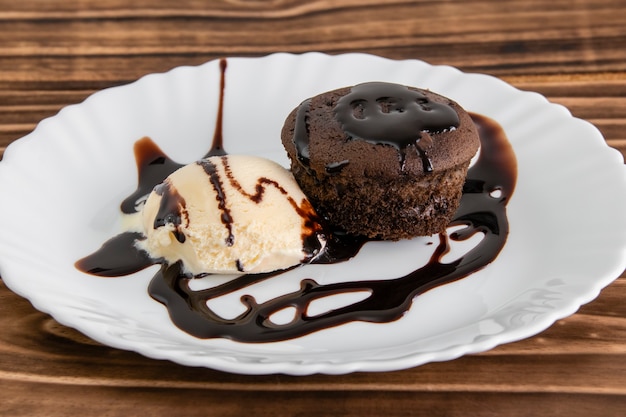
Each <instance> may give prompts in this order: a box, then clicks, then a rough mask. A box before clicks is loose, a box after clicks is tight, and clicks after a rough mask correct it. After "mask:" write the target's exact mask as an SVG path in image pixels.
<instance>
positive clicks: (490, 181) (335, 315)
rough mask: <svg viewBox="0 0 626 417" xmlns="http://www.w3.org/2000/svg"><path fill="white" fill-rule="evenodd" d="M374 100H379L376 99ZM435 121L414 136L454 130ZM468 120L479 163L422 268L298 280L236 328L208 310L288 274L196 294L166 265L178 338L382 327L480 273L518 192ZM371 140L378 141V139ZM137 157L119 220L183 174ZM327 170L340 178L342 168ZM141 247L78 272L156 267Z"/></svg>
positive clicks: (123, 237) (156, 285) (142, 148)
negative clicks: (319, 305)
mask: <svg viewBox="0 0 626 417" xmlns="http://www.w3.org/2000/svg"><path fill="white" fill-rule="evenodd" d="M221 68H222V81H221V88H222V91H221V93H222V94H221V95H220V97H221V100H220V109H219V113H218V124H217V127H216V130H215V136H214V139H213V146H212V147H211V149H210V150H209V152H208V153H207V156H211V155H224V154H225V151H224V148H223V146H222V145H223V144H222V133H221V118H222V112H223V88H224V71H225V68H226V63H225V61H224V60H223V61H222V65H221ZM369 88H370V87H368V89H369ZM377 88H378V87H377ZM361 93H362V91H361ZM374 95H375V96H378V95H380V93H379V92H377V93H376V94H374ZM350 101H352V100H350ZM436 108H437V109H439V107H436ZM440 110H441V109H440ZM437 113H441V114H438V115H437V116H436V117H434V118H433V119H431V120H430V121H429V122H428V123H425V122H424V124H422V125H421V127H420V128H419V129H418V131H419V132H421V131H422V130H424V129H447V128H450V127H451V126H454V123H449V121H450V120H451V119H450V118H449V117H450V116H451V115H449V114H448V112H447V111H446V110H441V111H440V112H439V111H437ZM472 119H473V120H474V123H475V124H476V126H477V127H478V130H479V134H480V141H481V150H480V155H479V158H478V160H477V162H476V164H475V165H474V166H473V167H471V168H470V170H469V172H468V176H467V180H466V182H465V186H464V188H463V197H462V201H461V206H460V208H459V209H458V211H457V213H456V214H455V216H454V218H453V221H452V223H451V226H453V225H463V226H465V227H463V228H461V229H460V230H458V231H456V232H454V233H452V234H450V235H449V236H447V235H446V234H441V235H440V236H439V244H438V245H437V247H436V249H435V251H434V253H433V255H432V257H431V258H430V260H429V262H428V263H427V264H426V265H424V266H422V267H421V268H418V269H416V270H414V271H412V272H410V273H408V274H406V275H404V276H399V277H392V278H387V277H385V278H382V277H381V279H379V280H364V281H356V282H339V283H333V284H323V285H322V284H319V283H317V282H316V281H315V280H313V279H304V280H302V282H301V286H300V289H299V290H298V291H295V292H293V293H288V294H284V295H282V296H279V297H276V298H273V299H270V300H267V301H265V302H262V303H258V302H257V301H256V300H255V299H254V298H253V297H251V296H244V297H242V299H241V302H242V303H243V304H244V305H245V307H246V311H245V312H244V313H243V314H241V315H240V316H238V317H236V318H234V319H224V318H222V317H220V316H219V315H217V314H216V313H215V312H213V311H212V310H211V309H210V307H208V304H207V303H208V302H209V301H210V300H212V299H215V298H218V297H221V296H224V295H226V294H229V293H232V292H233V291H237V290H240V289H243V288H246V287H248V286H250V285H252V284H254V283H258V282H260V281H263V280H266V279H269V278H272V277H276V276H278V275H280V274H282V273H284V272H285V271H277V272H272V273H266V274H251V275H243V276H240V277H236V278H233V279H232V280H230V281H228V282H226V283H224V284H221V285H218V286H216V287H213V288H210V289H205V290H199V291H196V290H193V289H192V288H191V287H190V285H189V284H190V282H191V280H192V279H194V277H192V276H188V275H185V274H184V273H183V272H182V266H181V265H180V264H179V263H177V264H173V265H167V264H162V266H161V269H160V271H159V272H158V273H157V274H156V275H155V276H154V278H153V279H152V281H151V283H150V286H149V288H148V291H149V293H150V295H151V296H152V297H153V298H154V299H155V300H157V301H159V302H161V303H163V304H164V305H165V306H166V307H167V309H168V311H169V314H170V317H171V319H172V322H173V323H174V324H175V325H176V326H178V327H179V328H180V329H181V330H183V331H185V332H187V333H189V334H191V335H193V336H195V337H198V338H216V337H224V338H229V339H233V340H236V341H240V342H271V341H280V340H286V339H291V338H295V337H299V336H303V335H306V334H309V333H311V332H315V331H318V330H323V329H326V328H329V327H333V326H338V325H341V324H345V323H349V322H353V321H367V322H373V323H385V322H390V321H393V320H396V319H398V318H400V317H402V315H403V314H404V313H405V312H406V311H407V310H408V309H409V308H410V306H411V303H412V301H413V299H414V298H415V297H416V296H418V295H420V294H422V293H424V292H425V291H428V290H429V289H432V288H433V287H436V286H438V285H442V284H446V283H449V282H452V281H455V280H458V279H460V278H463V277H466V276H468V275H470V274H471V273H473V272H475V271H478V270H480V269H481V268H483V267H485V266H486V265H488V264H489V263H491V262H492V261H493V260H494V259H495V258H496V257H497V256H498V254H499V253H500V251H501V249H502V248H503V247H504V244H505V242H506V239H507V236H508V231H509V230H508V220H507V217H506V205H507V203H508V201H509V199H510V198H511V195H512V193H513V190H514V188H515V183H516V177H517V165H516V160H515V155H514V153H513V150H512V147H511V145H510V144H509V142H508V140H507V138H506V135H505V134H504V131H503V130H502V128H501V127H500V126H499V125H498V124H497V123H496V122H495V121H493V120H491V119H489V118H487V117H485V116H481V115H477V114H473V115H472ZM357 130H358V129H357ZM398 133H399V136H398V137H399V138H400V139H399V140H398V142H397V143H396V144H395V145H394V146H398V147H399V148H402V147H406V146H409V145H410V144H415V143H416V142H418V139H417V138H416V137H415V136H413V137H412V139H410V140H409V136H410V135H408V133H407V134H406V135H405V133H406V132H405V131H404V130H403V129H400V128H398ZM363 136H366V135H363ZM369 138H370V139H372V138H374V139H373V140H376V135H371V136H369ZM298 152H299V155H300V156H301V157H302V161H306V159H307V158H308V154H307V146H306V143H302V144H300V148H299V151H298ZM135 154H136V158H137V165H138V171H139V184H138V188H137V191H136V192H135V193H133V194H132V195H131V196H130V197H129V198H127V199H126V200H124V202H123V203H122V211H123V212H124V213H132V212H136V211H139V210H140V209H141V202H142V201H143V200H144V199H145V196H146V194H148V193H149V192H150V191H151V190H152V189H153V188H154V187H155V186H156V185H157V184H159V183H161V182H162V181H163V179H164V178H165V177H167V176H168V175H169V174H170V173H172V172H173V171H174V170H175V169H176V168H178V167H180V166H181V165H180V164H177V163H175V162H173V161H171V160H170V159H169V158H168V157H167V156H166V155H165V154H163V152H162V151H161V150H160V149H159V148H158V147H157V146H156V145H155V144H154V143H153V142H151V141H150V140H149V139H146V138H144V139H142V140H140V141H139V142H138V143H137V146H136V147H135ZM331 169H341V163H339V164H338V165H337V167H332V168H331ZM495 191H497V193H496V192H495ZM476 233H484V237H483V239H482V240H481V242H480V243H479V244H478V245H477V246H476V247H474V248H473V249H472V250H470V251H469V252H468V253H467V254H465V255H464V256H463V257H461V258H459V259H457V260H454V261H452V262H450V263H445V262H443V261H442V258H443V256H444V255H445V254H446V253H447V252H448V250H449V243H450V240H454V241H462V240H466V239H469V238H470V237H471V236H473V235H475V234H476ZM141 238H143V236H142V235H141V234H138V233H134V232H127V233H122V234H120V235H119V236H117V237H114V238H113V239H111V240H109V241H108V242H106V243H105V244H104V245H103V247H102V248H101V249H100V250H98V251H97V252H95V253H94V254H92V255H90V256H88V257H86V258H84V259H82V260H80V261H78V262H77V263H76V266H77V268H78V269H80V270H82V271H84V272H88V273H91V274H95V275H99V276H110V277H113V276H121V275H126V274H131V273H133V272H136V271H139V270H141V269H143V268H145V267H147V266H149V265H152V264H154V263H159V262H160V261H159V260H155V259H150V258H149V257H148V256H147V254H145V253H144V252H142V251H140V250H138V249H136V247H135V241H136V240H137V239H141ZM367 241H368V239H366V238H363V237H359V236H350V235H346V234H342V233H340V232H338V231H333V230H331V233H330V235H329V239H328V243H327V249H326V251H325V252H324V254H322V256H320V257H318V258H316V259H315V261H314V262H315V263H318V264H332V263H337V262H343V261H346V260H348V259H350V258H352V257H353V256H354V255H356V254H357V253H358V251H359V250H360V249H361V247H362V246H363V245H364V244H365V243H367ZM390 244H392V243H390ZM363 291H367V292H369V293H370V295H369V296H368V297H367V298H365V299H364V300H361V301H359V302H357V303H354V304H352V305H348V306H345V307H343V308H339V309H336V310H331V311H328V312H326V313H323V314H321V315H315V316H309V315H307V309H308V306H309V305H310V303H311V302H313V301H315V300H318V299H321V298H324V297H327V296H331V295H336V294H342V293H353V292H359V293H360V292H363ZM288 307H293V308H295V309H296V311H297V312H296V314H295V319H294V320H293V321H291V322H289V323H287V324H280V325H279V324H276V323H273V322H272V321H271V320H270V317H271V316H272V315H273V314H274V313H276V312H278V311H280V310H283V309H285V308H288Z"/></svg>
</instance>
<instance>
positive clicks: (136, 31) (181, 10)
mask: <svg viewBox="0 0 626 417" xmlns="http://www.w3.org/2000/svg"><path fill="white" fill-rule="evenodd" d="M624 45H626V4H625V3H624V1H623V0H596V1H594V0H574V1H572V0H553V1H540V0H528V1H524V0H512V1H506V2H503V1H497V0H482V1H481V0H471V1H463V2H462V1H430V0H418V1H409V0H398V1H371V0H342V1H331V0H317V1H308V2H302V1H298V0H273V1H254V0H230V1H211V2H203V1H198V0H179V1H178V2H176V3H173V2H167V1H164V0H163V1H149V0H139V1H134V2H128V1H123V0H99V1H96V0H83V1H78V0H76V1H70V0H62V1H57V2H47V1H37V0H22V1H19V2H15V1H7V0H0V152H3V151H4V149H5V148H6V146H8V145H9V144H10V143H11V142H13V141H15V140H17V139H18V138H20V137H22V136H24V135H25V134H27V133H28V132H30V131H31V130H32V129H33V128H34V127H35V126H36V124H37V123H38V122H39V121H40V120H42V119H44V118H46V117H49V116H52V115H54V114H56V113H57V112H58V111H59V110H60V109H61V108H63V107H64V106H66V105H68V104H73V103H78V102H80V101H82V100H84V99H85V98H86V97H88V96H89V95H90V94H92V93H93V92H95V91H97V90H100V89H102V88H106V87H111V86H115V85H121V84H125V83H128V82H132V81H133V80H135V79H137V78H139V77H141V76H142V75H145V74H147V73H152V72H163V71H167V70H169V69H171V68H173V67H176V66H179V65H197V64H201V63H203V62H205V61H208V60H210V59H214V58H217V57H222V56H232V55H237V56H262V55H265V54H268V53H272V52H278V51H287V52H295V53H300V52H306V51H322V52H327V53H331V54H337V53H343V52H353V51H358V52H367V53H373V54H377V55H381V56H385V57H389V58H394V59H410V58H417V59H423V60H425V61H427V62H430V63H432V64H446V65H453V66H456V67H458V68H460V69H462V70H464V71H471V72H482V73H487V74H491V75H494V76H498V77H500V78H502V79H504V80H505V81H507V82H509V83H511V84H513V85H514V86H516V87H518V88H521V89H524V90H530V91H537V92H539V93H541V94H544V95H545V96H546V97H548V99H550V100H551V101H553V102H556V103H559V104H562V105H564V106H566V107H568V108H569V109H570V111H571V112H572V114H573V115H574V116H576V117H580V118H583V119H586V120H589V121H591V122H592V123H593V124H595V125H596V126H597V127H598V129H599V130H600V131H601V132H602V134H603V135H604V137H605V139H606V141H607V143H608V145H609V146H612V147H614V148H616V149H618V150H619V151H620V152H621V153H622V155H626V133H625V128H626V48H625V47H624ZM0 198H10V197H8V196H2V197H0ZM0 232H1V231H0ZM1 256H2V254H0V257H1ZM624 299H626V276H625V275H624V274H622V276H621V277H620V278H619V279H617V280H616V281H615V282H614V283H613V284H611V285H610V286H609V287H607V288H606V289H605V290H603V291H602V292H601V294H600V295H599V297H598V298H597V299H596V300H594V301H593V302H591V303H589V304H588V305H585V306H583V307H582V308H581V309H580V311H579V312H577V313H576V314H574V315H573V316H571V317H568V318H566V319H564V320H560V321H558V322H557V323H556V324H554V325H553V326H552V327H550V328H549V329H547V330H546V331H544V332H542V333H540V334H539V335H537V336H535V337H532V338H529V339H526V340H522V341H519V342H515V343H510V344H507V345H503V346H499V347H497V348H495V349H492V350H490V351H488V352H485V353H481V354H476V355H469V356H465V357H462V358H459V359H457V360H454V361H448V362H442V363H431V364H427V365H424V366H421V367H418V368H415V369H408V370H405V371H398V372H388V373H356V374H351V375H345V376H328V375H313V376H309V377H290V376H285V375H270V376H241V375H232V374H226V373H221V372H217V371H212V370H208V369H202V368H189V367H183V366H179V365H176V364H173V363H170V362H167V361H155V360H151V359H148V358H145V357H143V356H140V355H138V354H135V353H132V352H127V351H122V350H117V349H113V348H109V347H107V346H103V345H101V344H99V343H97V342H94V341H92V340H90V339H89V338H87V337H85V336H83V335H82V334H80V333H78V332H77V331H75V330H73V329H70V328H67V327H64V326H62V325H60V324H59V323H57V322H56V321H54V320H53V319H52V318H50V317H49V316H48V315H46V314H43V313H40V312H38V311H37V310H35V309H34V308H33V307H32V306H31V305H30V303H29V302H28V301H26V300H25V299H23V298H21V297H19V296H18V295H16V294H14V293H12V292H11V291H9V290H8V289H7V288H6V287H5V286H4V284H2V282H1V281H0V415H1V416H37V415H49V416H72V415H81V416H82V415H108V416H118V415H119V416H121V415H136V414H139V413H140V412H141V413H146V414H148V415H152V416H159V415H172V414H176V415H187V416H196V415H197V416H199V415H202V416H210V415H223V416H239V415H258V416H270V415H272V416H274V415H298V416H307V415H315V416H319V415H345V416H353V415H354V416H357V415H358V416H363V415H384V416H400V415H402V416H404V415H429V416H439V415H441V416H444V415H445V416H467V415H472V416H479V415H484V416H489V415H506V416H525V415H546V414H548V413H549V414H550V415H554V416H595V415H602V416H618V415H623V414H624V413H623V410H624V409H626V303H624V302H623V300H624Z"/></svg>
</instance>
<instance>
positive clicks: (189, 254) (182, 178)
mask: <svg viewBox="0 0 626 417" xmlns="http://www.w3.org/2000/svg"><path fill="white" fill-rule="evenodd" d="M142 223H143V229H144V234H145V235H146V239H145V240H141V241H139V242H138V245H139V247H140V249H143V250H145V251H146V252H148V253H149V254H150V256H151V257H153V258H155V259H163V260H164V261H166V262H168V263H170V264H171V263H175V262H177V261H182V263H183V267H184V271H185V272H187V273H191V274H193V275H199V274H204V273H226V274H228V273H242V272H243V273H262V272H270V271H276V270H280V269H286V268H289V267H291V266H294V265H297V264H299V263H305V262H309V261H310V260H312V259H313V258H314V257H316V256H317V255H318V254H319V253H320V252H321V251H322V250H323V248H324V246H325V238H324V235H323V232H322V227H321V226H320V224H319V222H318V217H317V214H316V213H315V210H314V209H313V207H312V206H311V204H310V203H309V201H308V200H307V198H306V196H305V195H304V193H303V192H302V191H301V190H300V187H299V186H298V184H297V183H296V181H295V179H294V178H293V176H292V174H291V173H290V172H289V171H288V170H286V169H285V168H283V167H282V166H280V165H278V164H277V163H275V162H273V161H270V160H267V159H264V158H259V157H255V156H244V155H227V156H214V157H210V158H206V159H202V160H200V161H197V162H195V163H192V164H190V165H186V166H184V167H182V168H180V169H178V170H177V171H175V172H174V173H172V174H171V175H170V176H169V177H167V179H166V180H165V181H164V182H163V183H161V184H160V185H158V186H156V187H155V188H154V190H153V191H152V193H151V194H150V196H149V197H148V199H147V201H146V203H145V206H144V209H143V212H142Z"/></svg>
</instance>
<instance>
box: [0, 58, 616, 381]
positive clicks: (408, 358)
mask: <svg viewBox="0 0 626 417" xmlns="http://www.w3.org/2000/svg"><path fill="white" fill-rule="evenodd" d="M219 77H220V71H219V65H218V62H216V61H212V62H208V63H206V64H204V65H201V66H198V67H181V68H176V69H174V70H172V71H170V72H167V73H165V74H153V75H148V76H146V77H143V78H142V79H140V80H138V81H137V82H134V83H132V84H129V85H126V86H122V87H116V88H111V89H107V90H104V91H101V92H99V93H96V94H94V95H93V96H91V97H89V98H88V99H87V100H85V102H83V103H81V104H78V105H73V106H68V107H67V108H65V109H63V110H62V111H61V112H59V114H58V115H56V116H54V117H51V118H49V119H46V120H44V121H42V122H41V123H40V124H39V125H38V126H37V128H36V129H35V130H34V131H33V132H32V133H31V134H29V135H27V136H26V137H24V138H22V139H20V140H19V141H16V142H15V143H13V144H11V146H9V147H8V149H7V150H6V152H5V156H4V160H3V161H2V162H1V163H0V192H1V194H2V195H3V198H2V199H1V201H0V230H1V231H2V233H1V234H0V253H1V258H0V273H1V275H2V278H3V280H4V281H5V282H6V284H7V285H8V287H9V288H11V289H12V290H13V291H15V292H16V293H18V294H20V295H22V296H24V297H26V298H28V299H29V300H30V301H31V302H32V303H33V305H34V306H35V307H36V308H38V309H40V310H41V311H44V312H47V313H50V314H51V315H52V316H53V317H54V318H55V319H56V320H58V321H59V322H61V323H63V324H65V325H68V326H72V327H75V328H77V329H78V330H80V331H82V332H84V333H85V334H87V335H88V336H90V337H92V338H93V339H95V340H98V341H100V342H102V343H105V344H107V345H110V346H114V347H118V348H122V349H130V350H134V351H137V352H139V353H142V354H144V355H146V356H149V357H152V358H159V359H169V360H172V361H175V362H178V363H181V364H185V365H192V366H206V367H210V368H214V369H219V370H224V371H229V372H236V373H245V374H265V373H278V372H281V373H287V374H295V375H305V374H312V373H317V372H320V373H329V374H342V373H348V372H353V371H388V370H395V369H402V368H407V367H412V366H417V365H420V364H423V363H426V362H430V361H443V360H449V359H453V358H456V357H458V356H460V355H463V354H467V353H473V352H480V351H484V350H487V349H490V348H492V347H494V346H496V345H498V344H501V343H506V342H511V341H514V340H518V339H521V338H525V337H529V336H532V335H534V334H536V333H538V332H540V331H542V330H544V329H545V328H547V327H548V326H550V325H551V324H552V323H553V322H554V321H555V320H557V319H560V318H563V317H565V316H568V315H570V314H572V313H574V312H575V311H576V310H577V309H578V307H579V306H580V305H581V304H583V303H586V302H589V301H590V300H592V299H593V298H595V297H596V296H597V295H598V293H599V291H600V290H601V289H602V288H603V287H605V286H606V285H608V284H609V283H610V282H611V281H612V280H614V279H615V278H616V277H618V276H619V275H620V273H621V272H622V271H623V270H624V268H625V267H626V219H625V217H624V213H625V212H626V176H625V174H626V171H625V170H624V165H623V159H622V157H621V155H620V154H619V153H618V152H616V151H615V150H612V149H610V148H609V147H607V146H606V144H605V141H604V140H603V138H602V136H601V135H600V133H599V132H598V131H597V130H596V129H595V128H594V127H593V126H592V125H590V124H589V123H587V122H584V121H582V120H579V119H576V118H573V117H572V116H571V115H570V113H569V112H568V111H567V110H566V109H565V108H563V107H561V106H558V105H554V104H550V103H548V101H547V100H546V99H545V98H543V97H542V96H540V95H538V94H535V93H529V92H522V91H519V90H517V89H515V88H513V87H511V86H510V85H508V84H506V83H504V82H502V81H500V80H498V79H496V78H493V77H490V76H486V75H478V74H464V73H462V72H460V71H458V70H456V69H454V68H451V67H446V66H431V65H428V64H426V63H424V62H421V61H417V60H407V61H392V60H387V59H383V58H380V57H375V56H370V55H364V54H345V55H339V56H328V55H324V54H319V53H308V54H304V55H290V54H274V55H270V56H267V57H264V58H230V59H229V60H228V69H227V72H226V90H225V115H224V116H225V118H224V138H225V142H226V149H227V150H228V151H229V152H230V153H232V154H235V153H248V154H258V155H260V156H265V157H269V158H272V159H274V160H276V161H278V162H279V163H282V164H284V165H285V166H287V164H288V161H287V157H286V154H285V153H284V151H283V149H282V145H281V143H280V139H279V134H280V129H281V127H282V123H283V121H284V118H285V117H286V115H287V114H288V113H289V111H290V110H291V109H292V108H294V107H295V106H297V105H298V104H299V103H300V102H301V101H302V100H303V99H305V98H307V97H310V96H313V95H315V94H318V93H321V92H323V91H327V90H330V89H333V88H337V87H342V86H347V85H353V84H357V83H360V82H365V81H372V80H379V81H389V82H397V83H401V84H407V85H415V86H419V87H422V88H429V89H432V90H434V91H436V92H439V93H441V94H444V95H446V96H449V97H450V98H452V99H454V100H456V101H458V102H459V103H460V104H461V105H462V106H464V107H465V108H466V109H468V110H470V111H472V112H477V113H481V114H484V115H486V116H489V117H491V118H493V119H495V120H496V121H498V122H499V123H500V124H501V125H502V126H503V128H504V129H505V131H506V134H507V135H508V138H509V140H510V142H511V143H512V145H513V147H514V150H515V153H516V156H517V160H518V182H517V187H516V190H515V193H514V195H513V198H512V200H511V201H510V203H509V205H508V218H509V222H510V230H511V232H510V235H509V239H508V241H507V243H506V245H505V247H504V249H503V250H502V252H501V254H500V255H499V256H498V258H497V259H496V260H495V261H494V262H493V263H492V264H490V265H489V266H487V267H486V268H485V269H483V270H481V271H479V272H477V273H474V274H472V275H471V276H469V277H467V278H465V279H462V280H460V281H457V282H454V283H452V284H448V285H444V286H441V287H439V288H436V289H434V290H431V291H429V292H427V293H426V294H424V295H422V296H419V297H418V298H416V300H415V301H414V303H413V306H412V308H411V309H410V310H409V312H408V313H407V314H406V315H405V316H404V317H403V318H402V319H400V320H398V321H395V322H392V323H388V324H368V323H360V322H356V323H350V324H347V325H343V326H340V327H336V328H331V329H328V330H323V331H320V332H317V333H313V334H310V335H308V336H304V337H301V338H297V339H293V340H288V341H283V342H275V343H266V344H245V343H237V342H233V341H230V340H224V339H210V340H201V339H197V338H194V337H192V336H190V335H188V334H186V333H184V332H182V331H180V330H179V329H178V328H176V327H175V326H174V325H172V324H171V322H170V320H169V317H168V314H167V311H166V310H165V308H164V307H163V306H162V305H161V304H160V303H158V302H156V301H154V300H153V299H151V298H150V297H149V295H148V293H147V290H146V288H147V285H148V283H149V282H150V280H151V278H152V276H153V275H154V272H155V270H156V269H157V268H158V267H157V266H155V267H152V268H149V269H147V270H144V271H142V272H139V273H136V274H134V275H131V276H127V277H121V278H115V279H113V278H110V279H105V278H98V277H93V276H89V275H85V274H83V273H81V272H79V271H78V270H76V269H75V267H74V262H75V261H76V260H77V259H79V258H81V257H83V256H85V255H86V254H88V253H90V252H92V251H94V250H96V249H97V248H98V247H99V246H100V245H101V244H102V243H103V242H104V241H105V240H107V239H108V238H110V237H112V236H114V235H116V234H117V233H118V232H119V231H120V227H121V226H120V215H119V210H118V207H119V203H120V202H121V201H122V199H123V198H125V197H126V196H128V195H129V194H130V193H131V192H132V191H134V189H135V187H136V165H135V160H134V156H133V151H132V147H133V144H134V142H135V141H136V140H138V139H139V138H141V137H143V136H150V137H151V138H152V139H153V140H154V141H155V142H156V143H157V144H158V145H159V146H160V147H161V148H162V149H163V150H164V151H165V153H166V154H167V155H169V156H170V157H171V158H172V159H174V160H176V161H178V162H191V161H194V160H195V159H197V158H198V157H200V156H202V155H203V154H204V153H205V152H206V150H207V149H208V146H209V145H210V142H211V138H212V134H213V128H214V124H215V114H216V111H217V106H218V93H219ZM433 239H434V238H433ZM410 244H411V243H410V242H409V243H407V242H399V243H383V244H376V245H378V246H369V247H366V248H365V249H364V252H365V256H362V257H359V258H357V259H355V260H352V261H350V262H348V263H346V264H340V265H334V266H320V267H319V268H318V269H315V268H316V266H313V267H312V268H311V269H309V270H307V275H308V276H312V277H314V278H316V279H318V280H324V279H332V278H333V277H335V278H336V277H338V276H340V277H349V276H350V274H356V275H358V274H361V273H363V272H364V271H365V270H367V271H371V268H372V267H378V268H379V273H381V274H386V273H388V274H390V275H393V274H396V273H398V271H400V270H402V269H403V268H406V267H407V266H406V265H403V261H400V262H388V263H386V262H384V261H383V260H387V259H389V255H390V254H394V253H398V252H401V251H402V250H404V248H405V246H406V245H410ZM421 246H422V247H424V248H426V247H427V246H424V245H423V242H422V244H421ZM433 246H436V245H433ZM425 251H427V250H425ZM428 256H429V254H428V253H425V254H424V257H425V259H427V258H428ZM372 259H374V260H375V261H374V262H371V260H372ZM306 268H308V267H306ZM347 279H349V278H347ZM298 281H299V280H298V279H297V277H296V278H284V281H282V282H281V286H282V287H283V288H282V291H285V292H286V291H291V290H294V289H296V288H297V285H298ZM294 286H295V287H294ZM261 287H263V285H261ZM271 288H272V287H271V286H268V287H267V288H260V289H259V291H260V292H261V293H263V292H264V291H265V292H267V291H270V292H271V291H272V289H271Z"/></svg>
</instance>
